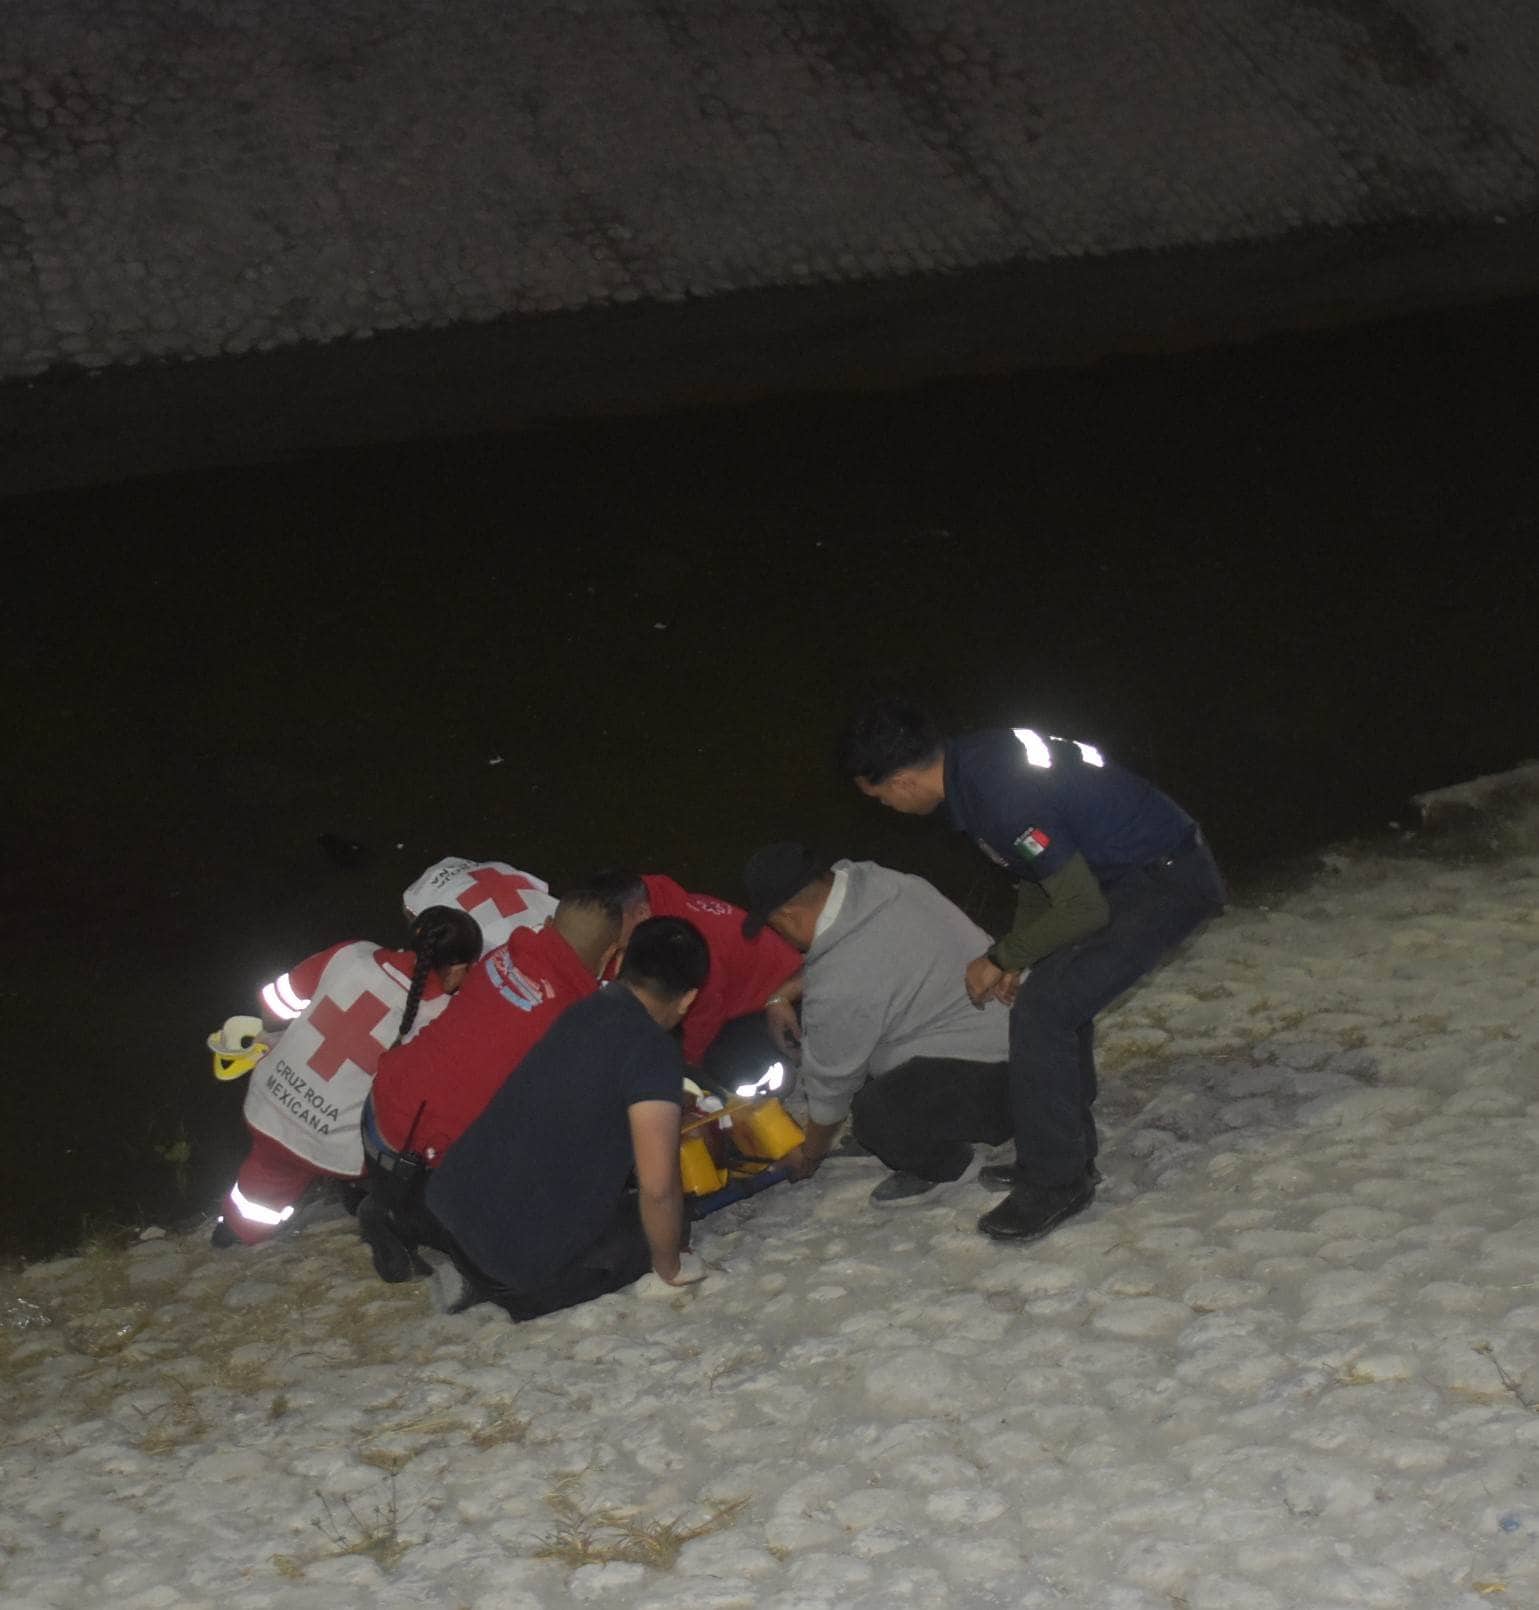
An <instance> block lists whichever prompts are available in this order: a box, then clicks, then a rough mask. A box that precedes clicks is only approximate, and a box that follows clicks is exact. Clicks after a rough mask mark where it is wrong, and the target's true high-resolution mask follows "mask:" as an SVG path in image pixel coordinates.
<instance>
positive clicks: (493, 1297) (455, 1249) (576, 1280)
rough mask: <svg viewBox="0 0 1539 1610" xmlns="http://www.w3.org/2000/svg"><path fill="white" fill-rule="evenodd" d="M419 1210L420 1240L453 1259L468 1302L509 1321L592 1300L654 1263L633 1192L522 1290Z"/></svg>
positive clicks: (636, 1277)
mask: <svg viewBox="0 0 1539 1610" xmlns="http://www.w3.org/2000/svg"><path fill="white" fill-rule="evenodd" d="M422 1213H423V1216H424V1218H425V1220H426V1221H427V1224H426V1226H425V1228H426V1229H427V1230H428V1234H426V1235H425V1236H424V1237H423V1240H424V1241H425V1242H426V1243H427V1245H429V1246H433V1247H437V1248H438V1250H439V1251H440V1252H446V1253H448V1255H449V1256H450V1257H451V1258H452V1259H453V1260H454V1264H455V1267H456V1268H457V1269H458V1270H459V1272H460V1273H461V1274H462V1275H463V1276H464V1277H465V1279H466V1281H467V1282H468V1283H469V1285H470V1288H471V1292H472V1293H473V1298H472V1300H473V1301H475V1302H488V1303H495V1304H496V1305H497V1306H498V1307H499V1308H501V1309H502V1310H503V1311H504V1312H505V1313H506V1314H507V1315H508V1317H509V1318H510V1319H513V1320H519V1321H522V1320H526V1319H538V1318H540V1316H541V1315H542V1314H554V1313H556V1312H557V1311H558V1310H559V1309H562V1308H575V1307H576V1306H577V1305H578V1303H586V1302H592V1301H593V1299H594V1298H595V1297H604V1296H607V1295H608V1294H609V1293H610V1292H612V1291H619V1290H620V1289H621V1288H622V1287H623V1286H629V1285H633V1284H634V1283H635V1282H636V1281H638V1280H640V1279H641V1277H642V1276H643V1275H644V1274H646V1273H647V1271H648V1270H649V1269H651V1267H652V1249H651V1247H650V1246H649V1245H648V1244H647V1238H646V1232H645V1231H644V1230H643V1229H642V1227H641V1210H640V1207H639V1206H638V1205H637V1200H636V1193H635V1192H634V1191H628V1192H627V1193H626V1194H625V1196H624V1197H622V1198H621V1200H620V1205H619V1206H618V1207H617V1208H616V1209H615V1212H614V1216H613V1217H612V1218H611V1219H610V1221H609V1223H608V1224H607V1225H606V1226H605V1227H604V1229H603V1231H602V1233H601V1234H599V1235H598V1236H597V1237H596V1238H595V1239H594V1240H593V1241H592V1242H591V1243H590V1244H589V1245H588V1246H587V1247H585V1248H584V1249H583V1251H582V1252H581V1253H579V1254H578V1256H577V1257H575V1258H574V1259H572V1261H571V1262H570V1263H568V1264H567V1265H565V1267H563V1268H561V1269H558V1270H557V1271H556V1272H555V1274H553V1275H551V1276H550V1277H549V1279H547V1280H544V1281H542V1282H541V1283H540V1284H539V1285H538V1286H535V1287H530V1288H523V1289H520V1288H515V1287H512V1286H504V1285H500V1284H499V1283H498V1282H497V1281H495V1280H493V1279H492V1277H491V1276H490V1275H488V1274H486V1273H484V1272H483V1271H482V1270H480V1269H478V1268H477V1267H476V1266H475V1264H474V1263H472V1262H471V1261H470V1259H469V1258H468V1257H466V1255H465V1253H464V1252H463V1250H462V1249H461V1248H460V1247H459V1245H458V1244H457V1243H456V1242H455V1240H454V1237H453V1236H452V1235H450V1234H449V1232H448V1231H447V1230H446V1229H445V1228H444V1226H443V1225H442V1224H440V1223H439V1222H438V1221H437V1220H436V1219H434V1218H433V1215H432V1214H431V1212H429V1210H428V1209H427V1208H426V1207H424V1208H423V1209H422ZM466 1306H467V1307H468V1306H469V1304H468V1303H467V1304H466Z"/></svg>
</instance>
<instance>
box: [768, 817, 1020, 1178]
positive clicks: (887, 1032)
mask: <svg viewBox="0 0 1539 1610" xmlns="http://www.w3.org/2000/svg"><path fill="white" fill-rule="evenodd" d="M743 879H744V882H745V884H746V885H747V888H748V916H747V918H746V920H745V922H744V925H743V926H744V931H745V932H751V933H757V932H758V931H759V930H760V929H761V928H764V927H766V926H768V927H770V928H772V929H774V931H775V932H776V933H778V934H779V935H780V936H781V938H782V939H785V940H787V941H789V942H790V943H791V944H792V945H794V946H795V947H796V948H797V949H798V950H800V951H802V952H804V953H805V956H806V961H805V964H804V966H803V971H802V979H803V987H802V997H801V1010H802V1048H801V1084H802V1089H803V1092H804V1094H805V1096H806V1099H807V1110H808V1121H807V1124H806V1131H807V1138H806V1140H805V1142H804V1143H803V1145H802V1148H801V1155H800V1158H799V1159H798V1160H797V1163H796V1164H795V1165H793V1166H795V1167H796V1168H797V1169H798V1172H799V1176H800V1177H801V1178H806V1177H807V1175H809V1174H811V1173H813V1172H814V1171H815V1170H816V1168H817V1166H818V1164H819V1163H821V1162H822V1161H823V1159H824V1157H826V1156H827V1155H828V1150H829V1148H830V1146H832V1144H833V1142H834V1139H835V1137H836V1136H837V1134H838V1132H839V1129H840V1126H841V1125H842V1124H843V1122H844V1120H845V1118H846V1117H847V1116H849V1117H851V1118H852V1120H853V1128H854V1133H855V1138H856V1139H857V1140H858V1141H859V1142H860V1143H861V1144H862V1145H863V1146H864V1147H865V1148H866V1149H867V1150H868V1151H871V1152H873V1153H874V1154H875V1155H876V1156H877V1157H879V1158H880V1159H881V1160H882V1161H883V1162H884V1163H886V1164H887V1166H888V1167H889V1168H891V1169H892V1170H893V1173H892V1175H891V1176H890V1177H889V1178H888V1179H886V1180H883V1181H882V1182H881V1184H879V1185H878V1186H877V1187H876V1189H875V1191H873V1193H872V1201H873V1202H875V1203H878V1204H880V1205H887V1204H892V1203H896V1202H905V1201H917V1200H920V1199H922V1198H923V1197H925V1196H927V1195H928V1194H929V1193H930V1192H931V1191H932V1190H933V1189H934V1188H935V1186H936V1185H937V1184H939V1183H941V1182H944V1181H947V1180H955V1179H958V1178H960V1177H961V1176H962V1175H963V1174H964V1173H965V1172H966V1171H967V1168H968V1165H969V1164H970V1163H971V1161H972V1157H973V1146H972V1143H973V1142H975V1141H986V1142H989V1143H990V1144H997V1143H998V1142H1000V1141H1002V1140H1005V1139H1007V1138H1008V1137H1009V1134H1010V1108H1009V1094H1008V1076H1007V1064H1006V1057H1007V1055H1008V1049H1009V1012H1008V1010H1007V1009H1006V1008H1005V1007H1004V1006H1003V1005H1001V1004H1000V1003H999V1002H992V1003H989V1004H987V1005H985V1007H984V1009H983V1010H982V1011H981V1012H979V1011H977V1010H975V1009H974V1008H973V1006H972V1004H971V1003H970V1002H969V1001H968V999H967V991H966V989H965V988H964V986H963V982H962V975H963V971H964V969H965V968H966V966H967V963H968V962H969V961H970V960H971V959H972V957H974V956H976V955H977V954H978V950H979V948H980V946H982V945H985V944H987V942H988V936H987V935H986V934H985V933H984V932H983V930H982V929H980V928H979V927H978V926H977V925H976V924H975V923H974V922H972V921H971V920H970V919H969V918H968V917H967V916H966V914H965V913H963V912H962V911H960V910H959V909H958V908H957V907H956V906H954V905H952V903H951V902H950V901H949V900H947V899H946V898H945V897H944V896H943V895H942V894H940V893H939V891H938V890H936V889H934V888H933V887H931V885H930V884H928V883H926V882H925V881H924V879H923V878H916V877H913V876H911V875H910V874H908V873H906V872H893V871H891V870H890V869H889V868H887V867H883V866H878V865H876V864H875V863H874V862H871V861H835V862H834V863H833V864H832V865H829V864H828V863H827V862H825V861H822V860H820V859H818V858H817V857H816V856H813V855H811V854H810V853H809V852H808V851H807V850H806V849H805V848H804V847H803V846H802V845H800V844H771V845H769V846H767V847H766V848H765V849H762V850H760V851H759V852H758V853H757V854H756V855H754V856H753V858H752V859H751V860H750V861H749V863H748V865H747V867H746V869H745V871H744V875H743Z"/></svg>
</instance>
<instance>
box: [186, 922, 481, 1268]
mask: <svg viewBox="0 0 1539 1610" xmlns="http://www.w3.org/2000/svg"><path fill="white" fill-rule="evenodd" d="M411 943H412V948H411V949H410V950H386V949H383V948H381V947H378V946H375V945H372V944H370V943H369V942H368V941H366V940H354V941H352V942H351V943H348V944H342V945H333V946H332V947H331V949H330V950H323V951H320V952H319V953H318V954H316V955H314V956H311V957H310V958H309V959H308V960H307V961H303V962H301V963H300V964H299V966H298V967H296V968H295V969H294V970H293V971H292V972H290V973H285V974H284V975H283V977H282V978H280V979H277V980H275V981H274V982H273V983H272V984H270V985H268V986H267V988H266V989H264V990H263V991H262V1000H263V1004H264V1005H265V1006H266V1007H267V1008H268V1010H269V1011H270V1012H271V1013H272V1014H273V1015H274V1016H276V1017H279V1018H283V1019H286V1020H287V1022H288V1026H287V1028H285V1029H284V1030H283V1032H282V1034H281V1035H280V1036H279V1038H278V1039H277V1040H276V1042H275V1043H274V1044H273V1046H272V1049H271V1050H270V1051H268V1053H267V1055H266V1056H264V1057H263V1058H262V1060H261V1061H260V1062H259V1063H257V1065H256V1067H255V1068H253V1069H252V1071H251V1078H250V1083H249V1085H248V1086H247V1088H246V1104H245V1109H244V1115H245V1119H246V1127H247V1128H248V1129H249V1130H250V1131H251V1150H250V1152H249V1153H248V1154H247V1157H246V1160H245V1162H244V1163H243V1164H242V1165H241V1168H240V1172H239V1174H238V1175H237V1176H236V1179H235V1183H234V1184H233V1185H232V1186H231V1187H230V1190H229V1194H228V1195H227V1196H226V1197H225V1201H224V1213H223V1217H222V1218H221V1220H220V1223H219V1225H218V1226H217V1227H216V1229H215V1234H214V1239H215V1244H216V1245H228V1244H229V1243H230V1242H232V1241H243V1242H246V1243H248V1244H254V1243H256V1242H259V1241H266V1240H269V1239H270V1238H271V1237H272V1236H273V1235H274V1234H275V1233H276V1232H277V1230H278V1229H279V1228H280V1227H281V1226H282V1225H284V1224H286V1223H287V1222H288V1221H289V1219H290V1218H292V1217H293V1214H294V1210H295V1207H296V1206H297V1204H298V1202H299V1199H300V1197H301V1196H302V1195H303V1194H304V1192H305V1190H306V1189H307V1188H308V1187H309V1186H310V1184H311V1183H312V1182H313V1181H315V1180H317V1179H321V1178H325V1177H331V1178H336V1179H356V1178H358V1177H359V1176H360V1175H361V1174H362V1173H363V1144H362V1141H361V1139H360V1137H359V1131H358V1125H359V1119H360V1116H361V1114H362V1111H363V1102H364V1098H365V1097H366V1096H367V1095H368V1093H369V1085H370V1082H371V1081H372V1079H373V1077H374V1070H375V1067H376V1066H377V1065H378V1062H379V1059H380V1057H381V1056H382V1055H383V1054H384V1052H385V1051H386V1049H387V1048H388V1047H389V1046H391V1045H392V1044H394V1043H395V1041H396V1039H397V1037H398V1036H399V1037H401V1038H403V1039H410V1037H411V1036H412V1034H413V1033H415V1032H416V1030H418V1029H419V1028H421V1027H423V1026H424V1025H425V1024H427V1023H430V1022H431V1021H432V1020H433V1018H435V1017H436V1016H437V1015H438V1014H439V1013H440V1012H441V1011H442V1010H443V1009H444V1007H445V1006H446V1005H447V1004H448V1001H449V996H450V995H451V994H452V993H453V992H454V991H455V990H456V989H457V988H458V987H459V984H460V980H461V979H462V978H463V977H464V975H465V971H466V968H467V967H468V965H469V964H470V962H472V961H474V959H475V958H476V956H477V955H478V954H479V953H480V949H481V934H480V930H479V929H478V928H477V926H476V924H475V922H474V921H473V920H472V919H471V918H470V917H468V916H466V915H465V913H464V912H463V911H460V910H458V909H457V908H454V907H448V906H430V907H429V908H428V909H427V910H426V911H424V912H423V913H422V914H421V916H419V917H418V918H417V920H416V922H414V923H413V924H412V932H411Z"/></svg>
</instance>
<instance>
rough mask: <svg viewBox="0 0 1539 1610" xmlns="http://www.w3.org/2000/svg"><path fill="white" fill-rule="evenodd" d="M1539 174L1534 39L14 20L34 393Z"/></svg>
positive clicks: (15, 366)
mask: <svg viewBox="0 0 1539 1610" xmlns="http://www.w3.org/2000/svg"><path fill="white" fill-rule="evenodd" d="M1536 159H1539V5H1536V4H1534V0H1489V3H1483V4H1480V5H1478V6H1477V5H1472V4H1470V0H1166V3H1161V4H1154V3H1152V0H1151V3H1145V4H1139V3H1136V0H945V3H932V0H845V3H821V4H819V3H801V4H791V3H784V4H782V3H774V0H735V3H732V4H723V3H708V0H699V3H689V0H681V3H672V4H670V3H666V0H652V3H647V0H587V3H584V0H569V3H567V4H562V5H543V6H541V5H536V4H517V3H512V0H453V3H452V4H445V3H444V0H37V3H33V4H20V3H8V4H6V5H5V6H4V7H3V10H0V380H6V379H11V380H16V379H21V378H25V377H29V376H36V375H39V374H41V373H43V372H44V371H48V370H50V369H53V370H55V371H56V372H57V370H58V367H59V366H65V367H66V368H70V367H73V368H77V369H82V368H83V369H86V370H102V369H110V368H112V367H113V366H118V365H124V364H132V363H135V362H136V361H139V360H143V359H147V358H188V357H212V356H215V355H219V354H244V353H250V352H259V351H272V350H274V349H278V348H284V347H290V346H294V345H297V344H304V343H315V342H324V341H328V340H332V339H335V338H339V337H348V336H363V335H369V334H378V333H381V332H389V331H414V330H415V331H421V330H425V329H431V328H434V327H439V326H443V325H446V324H459V323H463V322H466V321H482V320H495V319H498V318H499V317H500V316H504V315H543V314H549V313H552V312H556V311H558V310H581V309H595V308H606V307H608V308H613V307H615V306H617V305H619V304H625V303H640V304H648V303H668V302H679V301H682V300H684V299H687V298H693V297H707V298H717V297H720V296H721V295H722V293H726V292H731V291H755V290H769V289H772V288H786V287H797V286H823V287H829V286H838V285H845V286H848V285H850V284H852V283H854V284H866V285H869V284H871V282H873V281H875V282H893V281H897V280H902V279H904V278H905V277H907V276H913V275H916V274H919V275H923V274H926V273H933V272H935V271H948V272H952V273H956V272H960V271H966V270H979V269H983V270H988V269H990V268H995V267H1003V266H1008V265H1017V266H1019V265H1037V266H1044V265H1045V266H1052V265H1064V264H1072V263H1084V262H1086V261H1087V260H1092V259H1095V260H1107V259H1112V258H1115V257H1117V256H1119V255H1120V254H1127V253H1143V252H1155V253H1165V252H1169V251H1177V250H1187V251H1191V250H1196V249H1200V248H1204V247H1207V248H1224V247H1233V246H1243V245H1247V244H1249V245H1256V244H1258V243H1266V242H1280V243H1285V242H1286V240H1287V239H1288V238H1290V237H1291V238H1301V237H1308V238H1318V236H1319V234H1320V232H1321V231H1325V232H1329V233H1332V234H1335V233H1339V232H1345V233H1346V234H1347V235H1349V236H1350V235H1352V234H1353V233H1354V232H1358V233H1361V232H1364V231H1367V232H1369V233H1370V234H1371V233H1372V232H1374V231H1376V230H1383V229H1386V228H1388V229H1394V228H1396V227H1399V226H1403V225H1405V224H1407V223H1418V222H1419V223H1421V224H1423V225H1428V226H1431V225H1436V226H1438V227H1443V226H1447V227H1455V226H1460V225H1463V224H1468V225H1471V226H1476V225H1478V226H1480V227H1487V226H1490V227H1496V228H1499V227H1501V221H1502V220H1504V219H1509V218H1510V219H1512V220H1514V221H1515V222H1518V223H1520V224H1521V223H1522V221H1523V220H1524V219H1525V218H1527V217H1528V216H1529V215H1531V214H1533V213H1535V212H1536V210H1539V209H1536V196H1539V169H1536ZM1054 284H1055V286H1056V290H1055V292H1054V294H1056V295H1059V296H1062V297H1064V298H1065V306H1067V305H1068V303H1069V302H1070V301H1071V300H1072V294H1073V289H1072V280H1070V281H1065V280H1063V279H1062V277H1061V276H1060V277H1059V278H1058V279H1056V280H1055V281H1054ZM1453 289H1454V287H1450V290H1451V291H1452V290H1453ZM1088 345H1089V347H1090V348H1091V349H1093V348H1094V347H1095V345H1096V342H1095V339H1094V337H1093V332H1092V334H1091V338H1090V339H1089V341H1088ZM1026 356H1027V357H1029V356H1030V354H1029V353H1028V354H1026Z"/></svg>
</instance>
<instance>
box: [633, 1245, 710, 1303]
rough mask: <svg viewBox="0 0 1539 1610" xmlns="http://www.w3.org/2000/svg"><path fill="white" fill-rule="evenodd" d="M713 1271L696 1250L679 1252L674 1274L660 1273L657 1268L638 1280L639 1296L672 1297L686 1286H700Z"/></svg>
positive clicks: (637, 1293) (637, 1292)
mask: <svg viewBox="0 0 1539 1610" xmlns="http://www.w3.org/2000/svg"><path fill="white" fill-rule="evenodd" d="M710 1272H711V1271H710V1270H709V1269H707V1268H706V1266H705V1264H704V1263H703V1262H702V1261H701V1259H700V1257H699V1255H698V1254H697V1253H694V1252H681V1253H680V1254H679V1262H678V1268H677V1270H676V1271H675V1272H674V1273H673V1274H672V1275H663V1274H660V1273H659V1272H658V1271H657V1270H656V1269H653V1270H651V1271H650V1272H649V1273H648V1274H644V1275H643V1276H642V1277H641V1279H640V1280H638V1281H637V1282H636V1295H637V1296H638V1297H671V1296H673V1295H674V1293H675V1292H678V1291H682V1290H683V1289H684V1287H686V1286H698V1285H699V1284H700V1282H701V1281H702V1280H704V1279H705V1277H706V1276H707V1275H708V1274H709V1273H710Z"/></svg>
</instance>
